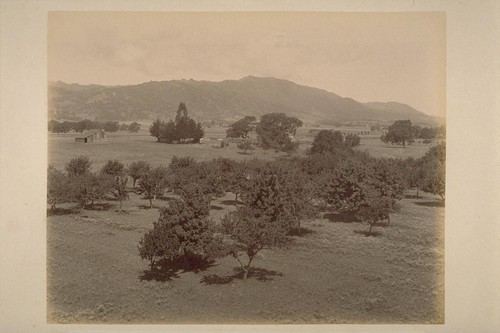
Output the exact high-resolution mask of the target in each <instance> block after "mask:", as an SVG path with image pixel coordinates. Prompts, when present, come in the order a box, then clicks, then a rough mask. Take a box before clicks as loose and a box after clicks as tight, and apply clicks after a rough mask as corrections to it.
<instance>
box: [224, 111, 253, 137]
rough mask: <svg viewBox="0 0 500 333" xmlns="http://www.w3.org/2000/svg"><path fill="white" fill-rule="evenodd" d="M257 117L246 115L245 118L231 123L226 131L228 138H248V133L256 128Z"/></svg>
mask: <svg viewBox="0 0 500 333" xmlns="http://www.w3.org/2000/svg"><path fill="white" fill-rule="evenodd" d="M255 121H256V119H255V117H253V116H246V117H244V118H243V119H240V120H238V121H237V122H235V123H233V124H231V125H230V126H229V128H228V129H227V131H226V136H227V137H228V138H243V139H246V138H247V137H248V134H250V133H251V132H252V131H253V130H255Z"/></svg>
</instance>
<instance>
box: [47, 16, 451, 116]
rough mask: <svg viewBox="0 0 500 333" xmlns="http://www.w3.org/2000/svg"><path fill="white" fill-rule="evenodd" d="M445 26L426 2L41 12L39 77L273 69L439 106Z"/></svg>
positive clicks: (96, 79)
mask: <svg viewBox="0 0 500 333" xmlns="http://www.w3.org/2000/svg"><path fill="white" fill-rule="evenodd" d="M445 26H446V20H445V15H444V14H443V13H436V12H434V13H433V12H419V13H340V12H50V13H49V17H48V78H49V81H64V82H67V83H80V84H102V85H127V84H139V83H143V82H148V81H164V80H177V79H194V80H208V81H222V80H228V79H236V80H238V79H241V78H242V77H245V76H248V75H252V76H258V77H276V78H280V79H286V80H290V81H293V82H295V83H298V84H301V85H306V86H311V87H316V88H321V89H324V90H327V91H330V92H334V93H336V94H337V95H340V96H343V97H350V98H353V99H355V100H357V101H359V102H371V101H378V102H388V101H397V102H401V103H405V104H408V105H410V106H412V107H414V108H416V109H417V110H419V111H422V112H424V113H427V114H430V115H434V116H438V115H440V116H443V115H444V110H445V100H446V91H445V88H446V31H445Z"/></svg>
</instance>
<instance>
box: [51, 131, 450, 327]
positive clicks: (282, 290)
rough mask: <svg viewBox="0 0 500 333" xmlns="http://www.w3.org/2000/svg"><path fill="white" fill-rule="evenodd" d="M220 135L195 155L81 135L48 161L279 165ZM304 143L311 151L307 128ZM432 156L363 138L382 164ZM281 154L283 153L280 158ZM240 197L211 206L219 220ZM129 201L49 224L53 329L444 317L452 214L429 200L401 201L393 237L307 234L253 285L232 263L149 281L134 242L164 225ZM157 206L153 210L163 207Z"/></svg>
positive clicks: (128, 137)
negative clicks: (223, 142)
mask: <svg viewBox="0 0 500 333" xmlns="http://www.w3.org/2000/svg"><path fill="white" fill-rule="evenodd" d="M224 132H225V129H224V128H214V129H207V134H206V140H205V141H204V142H203V143H201V144H197V145H167V144H159V143H156V142H155V138H152V137H151V136H149V135H148V133H147V130H146V129H143V130H142V131H141V132H140V133H137V134H128V133H115V134H109V135H108V140H107V141H104V142H98V143H93V144H81V143H75V142H74V137H75V136H76V135H74V134H59V135H56V134H50V135H49V162H50V163H52V164H54V165H55V166H56V167H57V168H60V169H62V168H64V165H65V164H66V163H67V162H68V161H69V160H70V159H71V158H73V157H76V156H79V155H87V156H89V157H90V158H91V160H92V161H93V162H94V170H97V169H98V168H100V166H102V165H103V164H104V163H105V162H106V161H107V160H109V159H113V158H116V159H118V160H120V161H121V162H123V163H125V164H127V163H130V162H132V161H137V160H141V159H142V160H145V161H148V162H150V163H151V164H153V165H158V164H168V163H169V161H170V159H171V158H172V157H173V156H174V155H177V156H186V155H189V156H192V157H194V158H195V159H197V160H208V159H212V158H215V157H217V156H223V157H230V158H233V159H239V160H241V159H249V158H254V157H257V158H263V159H274V158H275V157H276V156H278V155H279V154H277V153H275V152H273V151H264V150H262V149H259V148H257V149H256V150H255V151H254V152H252V154H249V155H244V154H242V153H241V152H240V151H239V150H238V149H237V148H236V145H235V144H231V145H230V146H229V147H226V148H223V149H221V148H220V141H219V139H223V138H224ZM297 138H298V139H299V140H300V141H301V143H302V145H301V152H302V153H303V151H304V150H305V149H306V148H307V147H308V145H310V143H311V142H312V137H311V135H310V133H308V130H307V129H300V130H299V131H298V133H297ZM428 148H429V146H427V145H423V144H418V143H417V144H414V145H412V146H409V147H407V148H405V149H403V148H402V147H392V146H390V145H385V144H383V143H381V142H380V140H379V139H378V137H372V138H362V141H361V146H360V147H359V148H358V149H360V150H366V151H368V152H369V153H370V154H372V155H374V156H377V157H400V158H406V157H409V156H413V157H420V156H422V155H423V154H425V152H426V151H427V149H428ZM283 155H284V154H283ZM232 199H233V196H232V195H231V196H227V197H225V198H222V199H220V200H217V201H216V202H214V204H213V206H212V210H211V212H210V214H211V216H212V217H213V218H214V219H215V220H216V221H217V220H219V219H220V218H221V217H222V216H223V215H224V214H225V213H226V212H227V211H229V210H231V209H234V206H232V205H231V200H232ZM147 204H148V202H147V201H146V200H144V199H142V198H141V197H139V196H137V195H135V194H131V199H130V200H128V201H126V202H125V205H124V212H122V213H119V212H117V211H116V209H117V202H113V201H110V202H107V203H105V205H104V206H102V207H98V208H100V209H95V210H85V211H83V213H81V214H78V213H75V212H74V211H72V208H73V207H72V205H69V204H68V205H66V206H63V207H62V208H64V209H61V210H59V213H58V214H56V215H52V216H49V217H48V219H47V235H48V236H47V237H48V239H47V251H48V255H47V261H48V267H47V275H48V276H47V281H48V320H49V321H50V322H58V323H101V322H102V323H155V322H157V323H442V322H443V320H444V319H443V316H444V309H443V301H444V285H443V282H444V272H443V269H444V262H443V261H444V253H443V251H444V239H443V227H444V219H443V218H444V208H443V207H441V206H440V204H439V201H438V199H437V198H436V197H434V196H431V195H428V194H424V197H422V198H420V199H415V198H413V197H412V196H410V195H409V196H407V197H406V198H405V199H403V200H402V201H401V211H400V212H398V213H396V214H393V216H392V217H391V221H392V222H391V225H390V226H389V227H388V228H378V229H377V230H378V231H380V234H379V235H378V236H376V237H365V236H364V235H363V234H361V233H360V232H362V231H364V230H366V229H367V227H366V226H365V225H362V224H359V223H348V222H345V221H342V220H338V218H336V217H334V216H330V215H329V214H325V215H323V218H318V219H316V220H314V221H310V222H307V223H305V224H304V227H305V228H306V229H307V232H306V233H305V234H303V235H302V236H294V240H293V242H292V243H291V244H290V245H289V246H288V247H287V248H285V249H278V250H273V251H269V250H267V251H265V252H263V253H262V255H261V256H260V257H259V259H257V260H256V261H255V266H256V268H257V270H256V271H255V272H254V274H253V276H252V275H251V276H250V278H249V279H248V280H247V281H243V280H241V279H240V277H239V276H237V275H235V269H236V268H237V267H238V263H237V262H236V261H235V260H234V259H233V258H230V257H227V258H223V259H221V260H219V261H217V262H216V263H214V264H213V265H211V266H209V267H204V268H202V269H200V270H197V271H193V270H192V269H190V268H189V267H181V266H179V267H176V268H172V269H171V270H170V271H165V272H162V273H161V274H160V273H158V272H157V273H155V274H152V273H151V272H150V271H148V264H147V262H146V261H142V260H141V259H140V257H139V255H138V249H137V245H138V241H139V239H140V238H141V237H142V235H143V234H144V233H145V232H146V231H147V230H149V229H151V228H152V222H153V221H156V220H157V219H158V217H159V213H158V210H157V209H146V208H144V207H145V206H147ZM165 204H166V202H165V201H161V200H157V201H156V202H155V205H156V206H157V207H160V206H162V205H165Z"/></svg>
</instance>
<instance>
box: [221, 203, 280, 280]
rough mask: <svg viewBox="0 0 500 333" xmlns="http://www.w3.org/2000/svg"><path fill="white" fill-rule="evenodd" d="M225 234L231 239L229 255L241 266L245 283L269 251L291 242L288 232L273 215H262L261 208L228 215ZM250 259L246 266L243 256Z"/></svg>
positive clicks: (239, 208) (223, 221)
mask: <svg viewBox="0 0 500 333" xmlns="http://www.w3.org/2000/svg"><path fill="white" fill-rule="evenodd" d="M222 230H223V232H224V234H225V235H227V236H228V237H229V243H228V244H227V245H226V246H227V252H228V253H229V254H231V255H232V256H233V257H234V258H235V259H236V260H237V261H238V263H239V264H240V266H241V269H242V271H243V279H244V280H246V279H247V277H248V273H249V271H250V269H251V264H252V261H253V260H254V259H255V256H256V255H257V254H258V253H259V252H260V251H262V250H263V249H265V248H273V247H280V246H283V245H285V244H286V243H288V242H289V238H288V237H287V233H288V231H289V230H288V228H287V226H286V224H283V223H281V221H280V220H275V219H274V218H273V216H272V215H267V214H262V211H261V210H260V209H258V208H252V207H248V206H243V207H238V208H237V210H236V211H235V212H230V213H228V214H226V215H225V216H224V218H223V220H222ZM245 255H246V256H247V258H248V260H247V262H246V263H243V262H242V260H241V256H245Z"/></svg>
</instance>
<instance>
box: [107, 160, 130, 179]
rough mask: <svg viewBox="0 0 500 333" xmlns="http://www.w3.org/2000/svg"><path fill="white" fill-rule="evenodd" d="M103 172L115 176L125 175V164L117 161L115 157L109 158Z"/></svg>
mask: <svg viewBox="0 0 500 333" xmlns="http://www.w3.org/2000/svg"><path fill="white" fill-rule="evenodd" d="M101 173H103V174H106V175H110V176H114V177H120V176H124V175H125V166H124V165H123V163H121V162H120V161H117V160H115V159H113V160H109V161H107V162H106V164H104V166H103V167H102V168H101Z"/></svg>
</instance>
